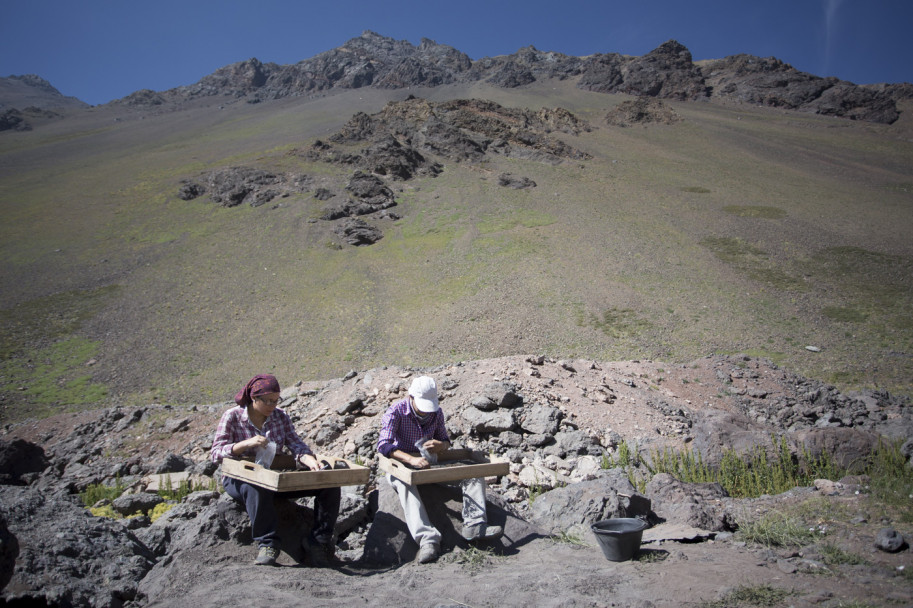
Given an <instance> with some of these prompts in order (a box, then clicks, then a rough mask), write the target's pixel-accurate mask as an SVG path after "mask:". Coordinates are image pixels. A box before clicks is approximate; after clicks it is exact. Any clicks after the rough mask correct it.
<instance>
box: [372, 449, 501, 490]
mask: <svg viewBox="0 0 913 608" xmlns="http://www.w3.org/2000/svg"><path fill="white" fill-rule="evenodd" d="M417 455H418V454H416V456H417ZM455 460H472V461H475V462H476V463H477V464H451V465H448V464H447V463H448V461H455ZM438 462H439V463H440V466H435V465H431V468H428V469H413V468H411V467H409V466H407V465H405V464H403V463H402V462H400V461H398V460H394V459H392V458H387V457H386V456H384V455H382V454H378V466H379V467H380V469H381V470H383V471H386V473H387V474H388V475H393V476H394V477H396V478H397V479H400V480H402V481H404V482H405V483H408V484H410V485H421V484H426V483H442V482H447V481H458V480H460V479H473V478H475V477H499V476H501V475H507V474H508V473H509V472H510V464H509V463H508V462H507V461H503V460H500V459H494V458H492V459H489V458H488V455H486V454H483V453H482V452H474V451H472V450H467V449H453V450H447V451H446V452H444V453H443V454H439V455H438Z"/></svg>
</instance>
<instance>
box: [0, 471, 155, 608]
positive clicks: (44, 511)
mask: <svg viewBox="0 0 913 608" xmlns="http://www.w3.org/2000/svg"><path fill="white" fill-rule="evenodd" d="M0 512H2V514H3V515H4V516H5V517H6V521H7V525H8V527H9V530H10V532H12V533H14V534H15V536H16V537H17V539H18V542H19V559H18V561H17V563H16V570H15V573H14V576H15V589H13V588H12V587H10V588H7V589H6V591H5V596H4V599H5V600H6V602H7V603H13V604H14V605H15V603H16V602H21V603H22V605H32V604H27V603H28V602H32V603H34V604H36V605H39V604H40V605H47V606H100V607H111V608H114V607H119V606H122V605H123V604H124V603H125V602H127V601H130V600H133V599H135V598H136V594H137V586H138V584H139V582H140V580H142V578H143V577H144V576H145V575H146V573H148V572H149V570H150V569H151V568H152V566H153V564H154V561H155V558H154V555H153V554H152V552H151V551H150V550H149V549H148V548H147V547H146V545H144V544H143V543H142V542H141V541H140V540H139V539H137V537H136V536H135V535H134V534H133V533H132V532H131V531H130V530H127V529H126V528H125V527H124V525H123V524H122V523H121V522H119V521H115V520H112V519H107V518H103V517H93V516H92V515H90V514H89V513H88V512H87V511H86V510H84V509H82V508H81V507H79V506H77V505H76V504H73V503H72V502H70V501H68V500H64V499H57V498H49V497H45V496H44V495H42V493H41V492H39V491H38V490H35V489H33V488H21V487H14V486H3V487H0Z"/></svg>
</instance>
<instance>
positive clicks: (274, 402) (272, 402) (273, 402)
mask: <svg viewBox="0 0 913 608" xmlns="http://www.w3.org/2000/svg"><path fill="white" fill-rule="evenodd" d="M254 399H255V400H257V401H262V402H263V403H264V404H266V405H272V406H276V405H279V401H281V399H264V398H263V397H254Z"/></svg>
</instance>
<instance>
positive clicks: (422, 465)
mask: <svg viewBox="0 0 913 608" xmlns="http://www.w3.org/2000/svg"><path fill="white" fill-rule="evenodd" d="M409 464H410V465H411V466H412V467H413V468H415V469H427V468H428V467H430V466H431V465H430V464H429V463H428V461H427V460H425V459H424V458H422V457H421V456H413V457H412V458H411V459H410V460H409Z"/></svg>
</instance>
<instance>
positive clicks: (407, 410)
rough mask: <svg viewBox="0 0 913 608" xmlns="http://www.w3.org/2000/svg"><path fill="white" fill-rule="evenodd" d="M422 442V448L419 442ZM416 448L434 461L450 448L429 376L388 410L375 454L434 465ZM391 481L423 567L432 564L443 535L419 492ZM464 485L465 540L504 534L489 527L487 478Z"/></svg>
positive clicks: (390, 478) (420, 465)
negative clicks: (486, 494) (419, 446)
mask: <svg viewBox="0 0 913 608" xmlns="http://www.w3.org/2000/svg"><path fill="white" fill-rule="evenodd" d="M423 439H425V442H424V444H419V442H420V441H421V440H423ZM417 444H419V445H421V447H423V448H424V449H425V450H427V452H429V453H430V455H431V457H432V459H436V456H437V455H438V454H441V453H443V452H446V451H447V450H448V449H450V437H449V435H448V434H447V428H446V426H445V425H444V412H442V411H441V408H440V402H439V400H438V395H437V385H436V384H435V382H434V379H433V378H431V377H429V376H421V377H418V378H416V379H414V380H413V381H412V385H411V386H410V387H409V396H408V397H406V398H405V399H402V400H401V401H398V402H396V403H394V404H393V405H391V406H390V407H389V408H387V411H386V412H384V416H383V420H382V421H381V429H380V436H379V437H378V441H377V450H378V452H380V453H381V454H383V455H384V456H386V457H387V458H392V459H395V460H398V461H400V462H402V463H404V464H407V465H409V466H411V467H413V468H416V469H426V468H428V467H429V466H431V463H429V462H428V459H426V458H425V457H423V456H421V455H416V454H415V453H414V452H415V450H416V447H417ZM387 480H388V482H389V483H390V484H391V485H392V486H393V488H394V489H395V490H396V493H397V494H398V495H399V501H400V504H401V505H402V507H403V513H404V514H405V517H406V525H407V526H408V528H409V533H410V534H411V535H412V538H413V539H414V540H415V542H416V543H418V546H419V553H418V561H419V562H420V563H423V564H424V563H428V562H431V561H434V560H435V559H437V557H438V556H439V555H440V543H441V533H440V532H439V531H438V530H437V529H436V528H435V527H434V526H433V525H431V520H430V519H429V517H428V512H427V510H426V509H425V505H424V503H423V502H422V498H421V496H420V495H419V492H418V488H417V487H416V486H414V485H411V484H407V483H405V482H403V481H402V480H400V479H397V478H396V477H394V476H392V475H387ZM460 486H461V488H462V490H463V538H465V539H466V540H469V541H474V540H489V539H494V538H498V537H499V536H501V534H502V529H501V527H500V526H490V525H488V513H487V510H486V507H485V479H484V478H476V479H464V480H462V481H461V482H460Z"/></svg>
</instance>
